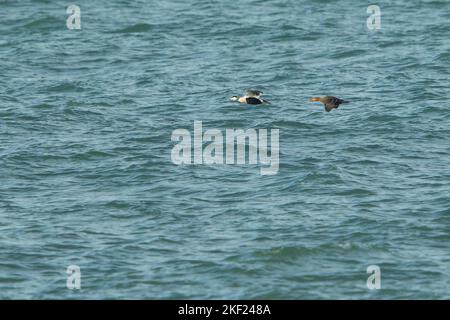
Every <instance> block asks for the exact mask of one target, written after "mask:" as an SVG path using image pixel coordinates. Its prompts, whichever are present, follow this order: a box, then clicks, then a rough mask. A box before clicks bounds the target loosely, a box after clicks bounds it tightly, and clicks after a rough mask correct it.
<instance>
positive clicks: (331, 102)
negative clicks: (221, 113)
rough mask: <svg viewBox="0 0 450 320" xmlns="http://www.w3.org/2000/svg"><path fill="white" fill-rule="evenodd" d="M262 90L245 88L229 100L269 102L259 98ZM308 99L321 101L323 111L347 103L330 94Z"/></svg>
mask: <svg viewBox="0 0 450 320" xmlns="http://www.w3.org/2000/svg"><path fill="white" fill-rule="evenodd" d="M261 95H262V92H261V91H258V90H247V91H246V92H245V95H244V96H243V97H239V96H232V97H231V98H230V100H231V101H238V102H240V103H246V104H252V105H257V104H270V102H269V101H267V100H264V99H263V98H261ZM309 101H318V102H321V103H323V105H324V106H325V111H326V112H330V111H331V110H333V109H337V108H339V105H340V104H342V103H347V102H348V101H345V100H342V99H339V98H336V97H332V96H323V97H318V98H311V99H309Z"/></svg>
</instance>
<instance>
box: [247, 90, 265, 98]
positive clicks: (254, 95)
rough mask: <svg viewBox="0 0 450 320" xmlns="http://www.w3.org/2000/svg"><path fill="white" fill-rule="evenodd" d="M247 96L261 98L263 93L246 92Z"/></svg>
mask: <svg viewBox="0 0 450 320" xmlns="http://www.w3.org/2000/svg"><path fill="white" fill-rule="evenodd" d="M245 95H246V96H247V97H255V98H258V97H259V96H261V95H262V91H259V90H250V89H249V90H245Z"/></svg>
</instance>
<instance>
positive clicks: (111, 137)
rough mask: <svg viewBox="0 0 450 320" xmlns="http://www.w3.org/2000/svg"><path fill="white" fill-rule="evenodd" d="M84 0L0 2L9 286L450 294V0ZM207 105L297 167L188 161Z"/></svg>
mask: <svg viewBox="0 0 450 320" xmlns="http://www.w3.org/2000/svg"><path fill="white" fill-rule="evenodd" d="M74 3H75V4H77V5H79V6H80V8H81V28H82V29H81V30H68V29H67V27H66V19H67V17H68V14H67V13H66V7H67V5H68V3H67V1H59V0H56V1H50V0H48V1H44V0H41V1H37V0H34V1H30V0H24V1H13V0H6V1H5V0H3V1H0V298H3V299H18V298H24V299H174V298H186V299H193V298H196V299H222V298H224V299H243V298H246V299H408V298H412V299H432V298H436V299H449V298H450V256H449V252H450V250H449V248H450V209H449V205H450V186H449V184H450V173H449V168H450V109H449V106H450V105H449V98H450V93H449V88H450V80H449V73H450V2H449V1H444V0H442V1H439V0H430V1H418V0H408V1H407V0H399V1H388V0H381V1H378V2H377V3H376V4H377V5H379V6H380V9H381V29H380V30H375V31H370V30H368V28H367V26H366V20H367V18H368V17H369V14H368V13H367V12H366V10H367V7H368V6H369V5H371V4H373V3H370V2H365V1H350V0H342V1H332V0H315V1H313V0H310V1H294V0H291V1H289V0H274V1H262V0H239V1H234V2H231V1H224V0H223V1H219V0H209V1H200V0H190V1H184V0H183V1H182V0H178V1H150V0H149V1H143V0H138V1H132V0H111V1H106V0H102V1H86V0H76V1H75V2H74ZM246 88H255V89H260V90H262V91H264V97H265V98H266V99H267V100H269V101H271V102H272V104H271V105H267V106H260V107H259V106H245V105H240V104H237V103H233V102H231V101H229V97H230V96H232V95H236V94H241V93H242V91H243V90H244V89H246ZM320 95H335V96H338V97H340V98H343V99H346V100H350V101H351V103H349V104H345V105H342V106H341V107H340V108H339V109H337V110H333V111H332V112H330V113H326V112H325V111H324V110H323V108H322V107H319V106H318V105H317V104H314V103H311V102H309V101H308V99H309V98H310V97H312V96H320ZM194 121H202V122H203V127H204V128H205V129H207V128H217V129H220V130H222V131H225V130H226V129H227V128H238V129H244V130H246V129H250V128H254V129H258V128H268V129H271V128H272V129H279V130H280V168H279V172H278V174H276V175H272V176H262V175H260V172H259V165H256V166H255V165H222V166H221V165H191V166H188V165H184V166H178V165H175V164H174V163H172V161H171V150H172V148H173V146H174V142H172V141H171V134H172V131H173V130H175V129H177V128H184V129H187V130H190V131H191V132H192V131H193V122H194ZM69 265H78V266H79V267H80V268H81V289H80V290H69V289H67V288H66V280H67V274H66V269H67V267H68V266H69ZM370 265H377V266H379V267H380V269H381V289H379V290H369V289H368V288H367V286H366V280H367V278H368V276H369V275H368V274H367V273H366V269H367V267H368V266H370Z"/></svg>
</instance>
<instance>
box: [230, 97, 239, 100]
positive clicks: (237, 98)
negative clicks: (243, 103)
mask: <svg viewBox="0 0 450 320" xmlns="http://www.w3.org/2000/svg"><path fill="white" fill-rule="evenodd" d="M230 100H231V101H238V100H239V97H238V96H232V97H231V98H230Z"/></svg>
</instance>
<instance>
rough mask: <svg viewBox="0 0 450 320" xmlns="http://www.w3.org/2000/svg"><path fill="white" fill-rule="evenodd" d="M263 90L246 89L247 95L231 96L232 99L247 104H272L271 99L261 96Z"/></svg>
mask: <svg viewBox="0 0 450 320" xmlns="http://www.w3.org/2000/svg"><path fill="white" fill-rule="evenodd" d="M261 95H262V92H261V91H259V90H247V91H245V96H243V97H239V96H232V97H231V98H230V100H231V101H238V102H240V103H246V104H253V105H256V104H270V102H269V101H267V100H264V99H263V98H261Z"/></svg>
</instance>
